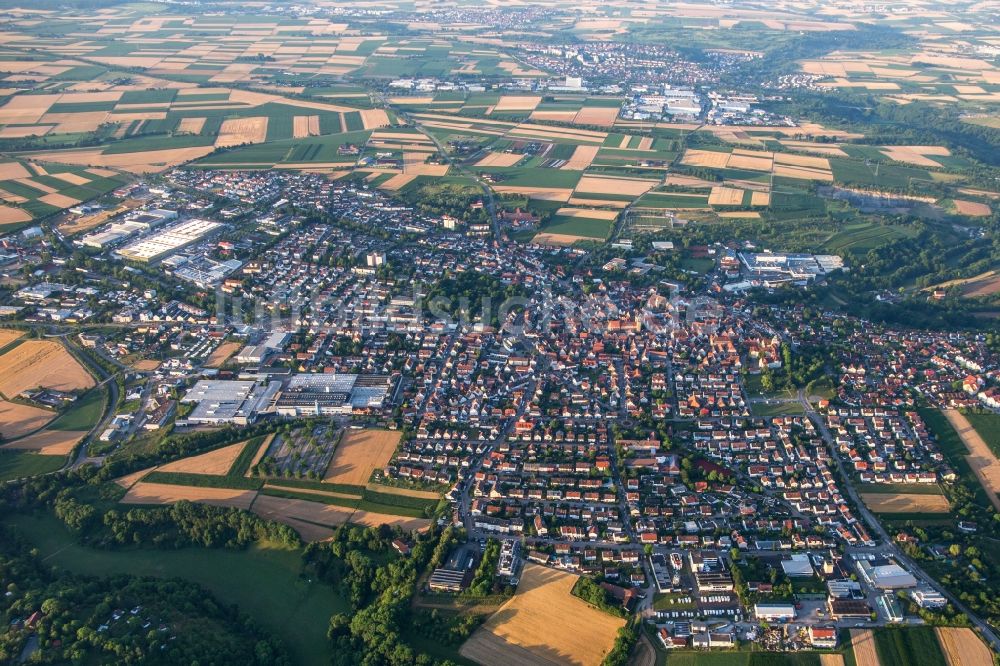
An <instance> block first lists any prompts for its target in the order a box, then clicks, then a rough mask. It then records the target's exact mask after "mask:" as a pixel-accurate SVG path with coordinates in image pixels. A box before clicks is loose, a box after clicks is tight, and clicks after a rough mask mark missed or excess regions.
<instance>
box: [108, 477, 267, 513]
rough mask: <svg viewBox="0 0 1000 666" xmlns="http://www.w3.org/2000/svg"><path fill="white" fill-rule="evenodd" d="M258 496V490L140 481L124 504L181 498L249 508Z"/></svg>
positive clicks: (163, 502) (161, 501) (126, 496)
mask: <svg viewBox="0 0 1000 666" xmlns="http://www.w3.org/2000/svg"><path fill="white" fill-rule="evenodd" d="M256 496H257V491H256V490H231V489H229V488H195V487H191V486H175V485H173V484H170V483H147V482H145V481H139V482H138V483H136V484H135V485H133V486H132V487H131V488H129V491H128V492H127V493H125V497H123V498H122V504H175V503H176V502H180V501H181V500H187V501H189V502H200V503H201V504H213V505H215V506H230V507H234V508H237V509H249V508H250V505H251V504H252V503H253V500H254V497H256Z"/></svg>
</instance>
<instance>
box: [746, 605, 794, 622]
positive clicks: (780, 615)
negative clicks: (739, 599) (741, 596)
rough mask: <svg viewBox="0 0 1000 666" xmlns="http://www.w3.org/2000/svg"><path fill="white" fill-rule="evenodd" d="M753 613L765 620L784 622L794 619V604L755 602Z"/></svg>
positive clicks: (759, 618)
mask: <svg viewBox="0 0 1000 666" xmlns="http://www.w3.org/2000/svg"><path fill="white" fill-rule="evenodd" d="M753 612H754V615H756V616H757V619H758V620H761V621H765V622H786V621H789V620H794V619H795V606H793V605H792V604H755V605H754V607H753Z"/></svg>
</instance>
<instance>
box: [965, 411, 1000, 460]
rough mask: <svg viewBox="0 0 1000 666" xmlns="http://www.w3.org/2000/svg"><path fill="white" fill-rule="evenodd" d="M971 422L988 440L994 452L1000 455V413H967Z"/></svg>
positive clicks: (981, 435) (988, 444)
mask: <svg viewBox="0 0 1000 666" xmlns="http://www.w3.org/2000/svg"><path fill="white" fill-rule="evenodd" d="M965 416H966V418H967V419H969V423H971V424H972V427H973V428H975V429H976V432H978V433H979V436H980V437H982V438H983V440H985V441H986V444H987V446H989V447H990V448H991V449H992V450H993V453H996V454H998V455H1000V414H966V415H965Z"/></svg>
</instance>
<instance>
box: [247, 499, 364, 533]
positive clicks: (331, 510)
mask: <svg viewBox="0 0 1000 666" xmlns="http://www.w3.org/2000/svg"><path fill="white" fill-rule="evenodd" d="M252 510H253V512H254V513H256V514H257V515H258V516H260V517H262V518H269V519H270V520H277V521H278V522H282V523H286V524H291V523H289V522H288V521H289V520H298V521H302V522H306V523H316V524H319V525H322V526H324V527H336V526H338V525H343V524H344V523H346V522H347V521H348V519H349V518H350V517H351V514H352V513H354V509H351V508H349V507H343V506H336V505H334V504H321V503H319V502H307V501H305V500H300V499H286V498H284V497H274V496H271V495H260V496H259V497H258V498H257V500H256V501H255V502H254V503H253V508H252Z"/></svg>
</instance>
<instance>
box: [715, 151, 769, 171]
mask: <svg viewBox="0 0 1000 666" xmlns="http://www.w3.org/2000/svg"><path fill="white" fill-rule="evenodd" d="M773 166H774V160H773V159H772V158H770V157H762V156H757V155H737V154H736V152H735V151H733V154H732V155H730V156H729V161H728V162H726V167H727V168H729V169H749V170H751V171H770V170H771V168H772V167H773Z"/></svg>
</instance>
